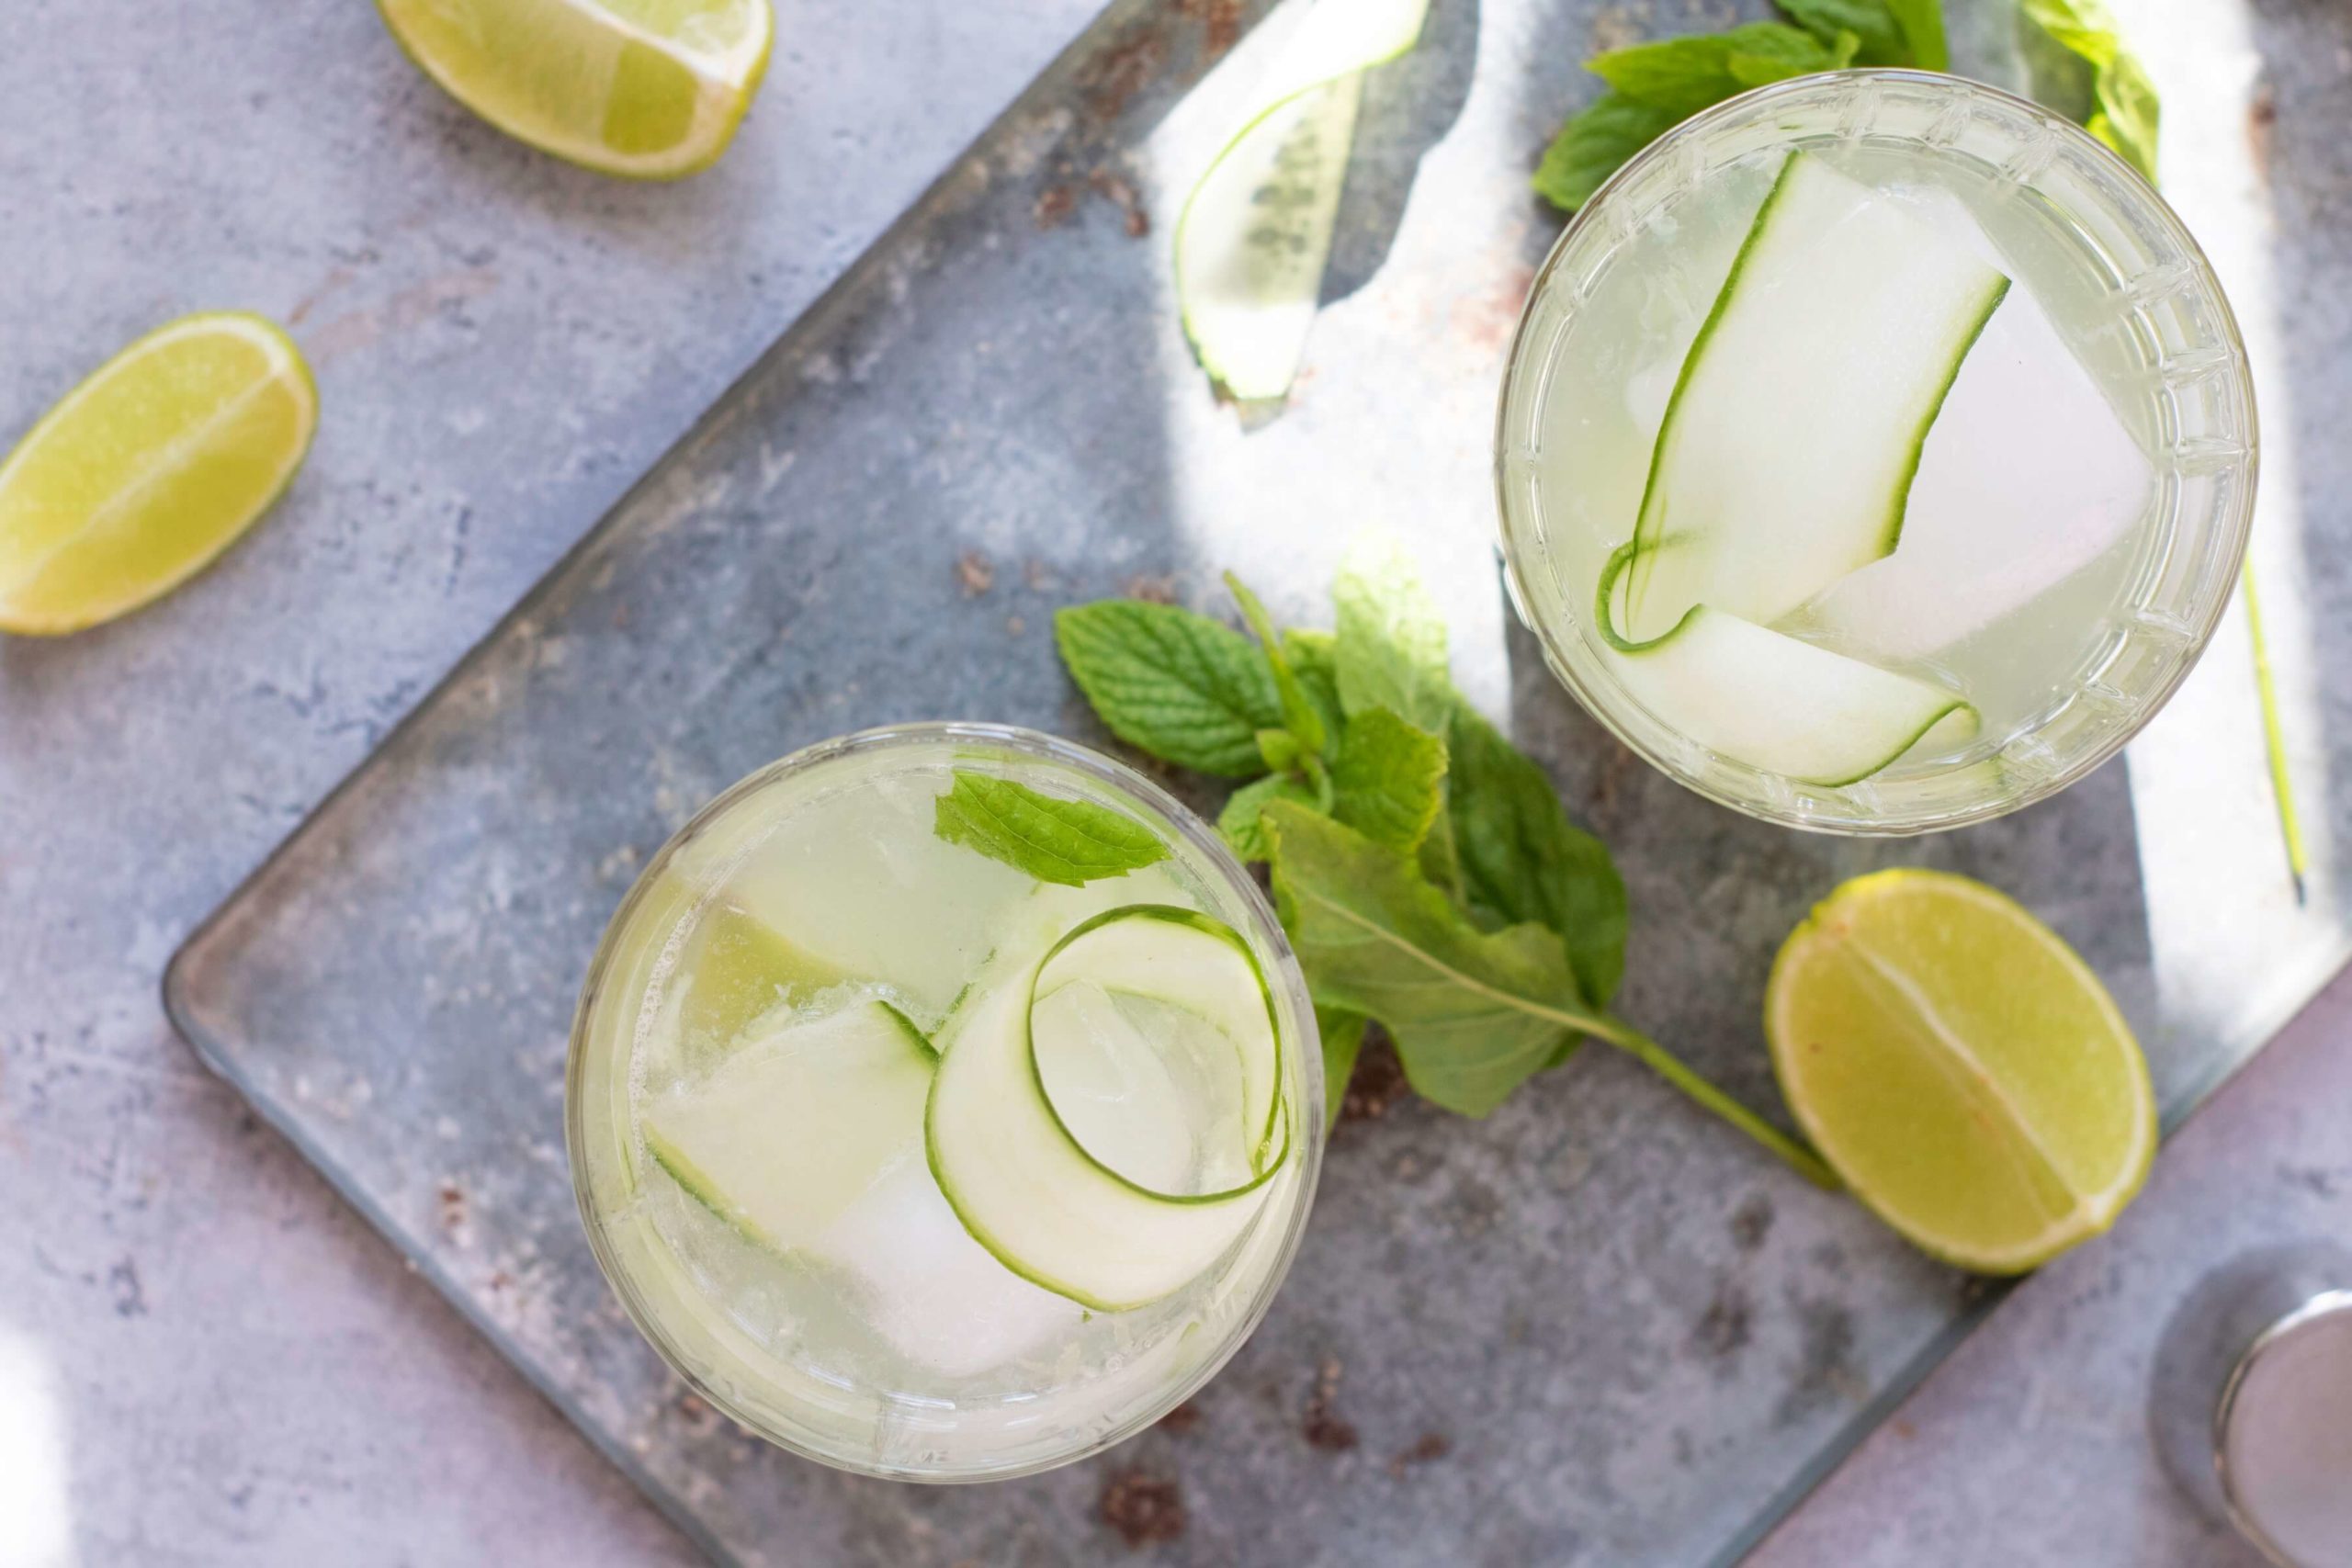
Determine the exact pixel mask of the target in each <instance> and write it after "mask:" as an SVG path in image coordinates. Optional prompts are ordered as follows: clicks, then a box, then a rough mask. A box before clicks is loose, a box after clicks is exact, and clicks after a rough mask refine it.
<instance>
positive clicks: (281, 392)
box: [0, 311, 319, 636]
mask: <svg viewBox="0 0 2352 1568" xmlns="http://www.w3.org/2000/svg"><path fill="white" fill-rule="evenodd" d="M318 415H319V398H318V391H317V389H315V388H314V387H313V386H312V385H311V372H310V367H308V366H306V365H304V364H303V363H302V355H301V352H300V350H299V349H297V348H296V347H295V346H294V344H293V342H292V340H291V339H289V338H288V337H287V335H286V334H285V333H282V332H280V331H279V330H278V329H277V327H276V326H274V325H273V324H271V323H270V322H268V321H264V320H263V319H262V318H260V317H259V316H251V315H246V314H243V312H238V311H220V312H212V313H207V314H203V315H195V316H184V317H182V318H181V319H180V320H178V321H174V322H172V323H171V324H170V325H168V326H165V327H162V328H159V329H157V330H156V331H154V332H153V333H148V334H147V335H146V336H145V337H142V338H141V339H140V340H139V341H138V342H136V343H134V344H131V345H130V347H129V348H126V349H124V350H123V351H122V352H121V353H120V354H118V355H115V356H114V357H113V358H112V359H110V360H108V361H107V363H106V364H104V365H102V366H100V367H98V369H97V370H96V372H95V373H93V374H92V375H91V377H90V378H89V379H87V380H85V381H84V382H83V383H82V384H81V385H80V386H78V387H76V388H74V390H73V391H71V392H69V393H67V394H66V395H65V399H64V400H63V401H62V402H60V403H59V404H58V405H57V406H56V407H55V408H53V409H51V410H50V411H49V412H48V413H47V414H45V415H43V416H42V418H41V421H40V423H38V424H36V425H34V426H33V428H32V430H31V432H30V433H29V434H27V435H26V436H25V438H24V440H23V441H22V442H20V443H19V444H18V445H17V449H16V450H15V451H14V452H12V453H10V454H9V455H8V458H7V461H6V462H5V463H0V631H12V632H24V633H29V634H32V635H36V636H42V635H54V634H58V633H62V632H72V631H79V630H81V629H82V628H83V627H85V626H96V624H97V623H98V622H100V621H105V620H111V619H112V618H113V617H115V616H117V615H121V614H123V613H124V612H126V611H129V610H135V609H137V608H139V606H141V604H147V603H148V602H150V601H151V600H154V599H157V598H160V597H162V596H163V595H164V594H165V593H168V592H171V591H172V590H173V589H174V588H176V587H178V586H179V585H180V584H181V583H182V582H184V581H187V579H188V578H190V577H192V576H194V575H195V574H196V573H197V572H198V571H200V570H203V569H204V568H205V566H206V565H207V564H209V562H210V561H211V560H212V558H214V557H215V556H218V555H219V554H220V552H221V551H222V550H225V549H227V548H228V547H230V546H231V545H232V544H233V543H235V542H236V538H237V536H238V535H240V534H242V533H243V532H244V531H245V529H246V528H247V527H249V526H250V525H252V524H253V522H254V519H255V518H257V517H259V516H260V515H261V514H262V513H264V512H265V511H266V510H267V509H268V507H269V503H270V502H273V501H275V500H277V496H278V492H279V491H283V490H284V489H285V488H286V486H287V483H288V481H289V480H290V479H293V477H294V470H295V469H297V468H300V467H301V466H302V457H303V454H304V453H306V452H307V451H309V450H310V446H311V430H312V428H313V427H314V426H315V425H316V424H317V423H318Z"/></svg>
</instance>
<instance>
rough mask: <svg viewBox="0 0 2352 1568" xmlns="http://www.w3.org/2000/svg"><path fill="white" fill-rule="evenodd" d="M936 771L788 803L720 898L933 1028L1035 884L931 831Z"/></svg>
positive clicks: (939, 785)
mask: <svg viewBox="0 0 2352 1568" xmlns="http://www.w3.org/2000/svg"><path fill="white" fill-rule="evenodd" d="M946 784H947V780H946V778H945V776H944V774H936V773H910V774H903V775H897V776H886V777H883V778H880V779H876V780H874V781H871V782H870V783H867V784H861V785H855V786H853V787H851V788H848V789H844V790H841V791H839V792H837V793H836V794H833V795H830V796H826V797H822V798H820V799H818V800H815V801H812V802H809V804H807V805H805V806H798V807H795V808H794V809H793V811H792V813H791V815H790V816H788V817H787V818H785V820H784V821H783V822H782V823H781V824H779V825H778V826H777V827H776V829H775V832H774V833H773V835H772V836H771V837H770V838H769V839H768V840H767V841H766V842H765V843H763V844H762V845H761V846H760V847H759V848H758V849H757V850H756V851H754V852H752V853H751V854H750V855H748V856H747V857H745V859H744V861H743V863H742V864H741V867H740V869H738V871H737V872H736V874H735V875H734V877H733V878H732V879H731V880H730V881H729V883H728V885H727V888H726V896H727V897H728V898H729V901H730V902H732V903H733V904H735V905H736V906H737V907H738V908H741V910H742V911H743V912H744V913H745V914H746V915H748V916H749V917H750V918H752V919H755V920H757V921H759V922H760V923H762V924H763V925H765V926H767V927H769V928H770V929H772V930H774V931H777V932H780V933H781V934H782V935H783V936H784V938H785V939H786V940H787V941H789V942H792V943H793V944H795V945H796V946H797V947H798V948H800V949H801V950H802V951H804V952H806V953H810V954H812V955H813V956H815V957H816V958H818V959H820V960H822V961H823V962H824V963H826V964H831V965H832V966H833V967H834V968H836V969H838V970H840V971H842V972H843V973H846V974H849V975H852V976H858V977H860V978H865V979H874V980H881V981H884V982H887V983H888V985H890V986H891V987H894V988H896V989H897V990H898V991H899V993H900V994H901V995H903V996H904V997H905V998H906V999H907V1000H908V1001H909V1002H910V1004H912V1005H913V1007H914V1008H915V1010H917V1011H918V1012H922V1013H925V1014H927V1015H928V1016H927V1017H925V1018H924V1019H923V1020H922V1021H923V1022H924V1023H925V1024H926V1025H928V1024H930V1023H932V1022H934V1021H937V1019H938V1017H939V1015H940V1014H942V1013H944V1012H945V1011H946V1010H947V1005H948V1004H949V1003H950V1002H951V1001H953V1000H954V999H955V997H956V992H957V991H959V990H961V989H962V988H963V985H964V982H965V981H966V980H967V979H968V978H970V977H971V975H972V972H973V971H974V970H975V969H977V968H978V967H979V964H980V961H981V960H982V959H984V958H986V957H987V956H988V953H989V948H990V946H991V945H992V943H991V942H990V940H989V931H988V923H989V919H990V917H991V916H992V915H994V913H995V912H996V911H997V910H998V909H1000V908H1002V907H1003V906H1004V905H1005V904H1006V903H1007V902H1009V901H1010V900H1012V899H1013V898H1017V897H1020V896H1021V894H1022V893H1023V890H1024V889H1026V888H1027V887H1028V886H1030V881H1031V879H1030V878H1028V877H1025V876H1023V875H1022V874H1020V873H1019V872H1017V871H1014V870H1013V869H1012V867H1010V866H1007V865H1001V864H999V863H997V862H995V861H992V860H989V859H988V858H987V857H986V856H984V855H978V854H975V853H973V852H971V851H970V850H968V849H966V848H964V847H963V846H961V845H957V844H950V843H945V842H943V841H942V840H940V839H939V837H938V836H937V835H936V834H935V833H934V832H933V828H932V813H933V805H934V802H935V801H936V799H937V797H938V795H939V794H940V792H941V791H942V790H944V788H945V787H946Z"/></svg>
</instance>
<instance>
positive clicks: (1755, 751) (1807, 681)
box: [1599, 545, 1977, 787]
mask: <svg viewBox="0 0 2352 1568" xmlns="http://www.w3.org/2000/svg"><path fill="white" fill-rule="evenodd" d="M1632 550H1633V547H1632V546H1630V545H1627V546H1624V547H1621V548H1620V549H1619V550H1618V551H1617V553H1616V555H1615V556H1613V557H1611V564H1610V569H1609V570H1608V571H1607V572H1605V573H1604V574H1603V575H1602V577H1601V580H1600V595H1599V597H1600V600H1601V602H1602V604H1604V605H1605V604H1606V603H1607V601H1608V598H1609V593H1610V589H1611V584H1612V583H1613V582H1614V581H1616V579H1617V577H1618V576H1619V575H1620V573H1621V572H1622V570H1623V566H1624V563H1625V562H1626V560H1627V559H1628V558H1629V557H1630V554H1631V552H1632ZM1611 663H1612V664H1613V665H1614V666H1615V668H1616V671H1617V678H1618V680H1619V681H1621V682H1623V683H1624V686H1625V690H1626V691H1627V692H1629V693H1631V694H1633V696H1634V700H1635V701H1637V702H1639V703H1640V704H1641V705H1643V706H1644V707H1645V708H1647V709H1649V710H1650V712H1651V713H1653V714H1655V715H1656V716H1657V717H1658V718H1659V719H1660V720H1662V721H1664V722H1665V723H1666V724H1667V725H1668V726H1669V727H1671V728H1674V729H1675V730H1677V731H1679V733H1681V734H1683V735H1686V736H1688V737H1690V738H1691V739H1693V740H1695V741H1697V742H1699V744H1701V745H1702V746H1704V747H1706V748H1708V749H1709V750H1713V751H1715V752H1718V753H1720V754H1721V755H1723V756H1725V757H1729V758H1731V759H1733V760H1734V761H1741V762H1746V763H1747V764H1749V765H1750V766H1751V767H1757V768H1761V769H1763V770H1764V771H1765V772H1767V773H1778V774H1780V775H1781V777H1783V778H1787V779H1791V780H1793V781H1795V782H1797V783H1799V784H1822V785H1826V786H1833V787H1834V786H1836V785H1839V784H1854V783H1857V782H1858V781H1860V780H1862V779H1866V778H1868V777H1870V776H1871V774H1872V773H1877V772H1878V771H1879V770H1881V769H1882V768H1884V767H1885V766H1887V765H1888V764H1889V763H1891V762H1893V761H1894V760H1895V759H1896V758H1898V757H1900V756H1902V755H1903V754H1904V753H1905V752H1906V751H1908V750H1911V748H1912V747H1913V746H1914V745H1916V744H1917V743H1918V742H1919V741H1920V740H1922V739H1926V738H1928V736H1929V735H1930V734H1932V735H1933V737H1934V739H1935V740H1936V743H1937V744H1938V746H1939V747H1941V746H1943V745H1946V744H1950V745H1958V744H1960V743H1961V742H1962V741H1963V740H1965V739H1967V738H1968V737H1969V736H1971V735H1973V733H1974V732H1975V729H1976V724H1977V716H1976V710H1975V709H1974V708H1973V707H1972V706H1970V705H1969V704H1968V703H1967V701H1966V700H1965V699H1963V698H1962V697H1960V696H1958V695H1956V694H1953V693H1951V692H1948V691H1946V690H1944V689H1943V688H1942V687H1940V686H1932V685H1929V684H1928V682H1925V681H1917V680H1914V679H1912V678H1911V677H1910V676H1907V675H1898V674H1895V673H1894V671H1888V670H1881V669H1880V668H1879V667H1878V666H1876V665H1874V664H1865V663H1863V662H1862V661H1861V660H1859V659H1849V658H1848V657H1846V656H1845V655H1844V654H1842V653H1833V652H1831V651H1830V650H1829V649H1826V648H1819V647H1816V646H1815V645H1814V644H1812V643H1809V642H1804V641H1800V640H1799V639H1798V638H1796V637H1790V636H1788V635H1786V634H1785V633H1782V632H1776V631H1773V630H1771V629H1770V628H1769V627H1765V626H1758V625H1756V624H1755V623H1754V622H1753V621H1747V620H1742V619H1741V618H1740V617H1739V616H1737V615H1727V614H1725V613H1724V612H1723V611H1721V610H1717V609H1714V608H1713V607H1712V606H1710V605H1705V604H1700V605H1694V606H1692V607H1691V609H1690V610H1688V611H1686V612H1684V614H1683V615H1682V618H1681V619H1680V620H1679V621H1678V622H1676V623H1675V625H1674V626H1673V628H1672V629H1671V630H1670V631H1668V632H1667V633H1666V634H1665V635H1664V636H1662V637H1656V638H1654V639H1652V640H1651V641H1650V642H1648V643H1645V644H1644V645H1642V647H1641V648H1640V649H1639V650H1638V651H1635V652H1633V653H1615V654H1612V655H1611Z"/></svg>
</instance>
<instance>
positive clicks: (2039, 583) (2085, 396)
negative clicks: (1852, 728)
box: [1800, 190, 2154, 660]
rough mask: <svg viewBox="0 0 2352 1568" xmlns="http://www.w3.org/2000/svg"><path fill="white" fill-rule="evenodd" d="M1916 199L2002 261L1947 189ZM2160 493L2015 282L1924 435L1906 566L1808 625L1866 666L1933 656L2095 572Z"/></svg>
mask: <svg viewBox="0 0 2352 1568" xmlns="http://www.w3.org/2000/svg"><path fill="white" fill-rule="evenodd" d="M1905 199H1906V205H1909V206H1910V207H1911V208H1912V209H1913V210H1914V211H1915V212H1917V213H1918V214H1919V215H1920V216H1921V217H1923V218H1925V219H1927V220H1929V221H1932V222H1935V223H1936V224H1938V226H1939V227H1942V228H1945V229H1947V230H1948V231H1955V232H1960V231H1964V232H1965V234H1966V236H1967V237H1968V239H1969V241H1970V243H1972V244H1973V245H1974V246H1975V247H1976V248H1978V249H1979V250H1980V251H1986V252H1993V251H1994V247H1993V245H1992V242H1991V241H1990V240H1989V239H1987V238H1986V237H1985V233H1984V231H1983V230H1982V229H1981V228H1979V227H1978V225H1977V223H1976V221H1975V220H1974V218H1973V216H1972V215H1971V214H1970V213H1969V212H1968V210H1967V209H1966V208H1965V207H1964V206H1963V205H1962V203H1961V201H1960V199H1959V198H1958V197H1954V196H1952V195H1951V193H1950V192H1947V191H1941V190H1935V191H1912V192H1906V193H1905ZM1995 254H1997V253H1996V252H1995ZM2003 265H2004V269H2005V270H2007V271H2010V272H2011V273H2012V275H2014V272H2015V270H2016V269H2015V268H2014V267H2013V266H2010V265H2008V264H2006V263H2005V264H2003ZM2153 486H2154V466H2153V465H2152V464H2151V463H2150V462H2149V460H2148V457H2147V454H2146V453H2145V452H2143V450H2142V449H2141V447H2140V445H2139V443H2138V442H2136V441H2135V440H2133V439H2132V436H2131V432H2130V431H2128V430H2127V429H2126V428H2125V427H2124V424H2123V421H2122V420H2121V419H2120V417H2119V416H2118V415H2117V413H2116V412H2115V409H2114V407H2113V406H2112V405H2111V404H2109V401H2108V400H2107V398H2106V396H2105V395H2104V394H2103V393H2101V392H2100V390H2099V389H2098V385H2097V383H2095V382H2094V381H2093V380H2092V379H2091V377H2090V373H2089V372H2088V371H2086V369H2085V368H2084V367H2083V366H2082V364H2081V362H2080V361H2079V360H2077V359H2076V357H2075V355H2074V353H2073V351H2072V350H2071V349H2069V348H2068V347H2067V346H2066V344H2065V341H2064V339H2063V338H2062V337H2061V336H2060V335H2059V333H2058V330H2057V328H2056V327H2055V326H2054V325H2053V324H2052V321H2051V320H2050V316H2049V314H2048V312H2047V311H2045V310H2043V309H2042V307H2041V302H2040V301H2039V300H2037V299H2034V298H2033V295H2032V293H2031V292H2030V289H2029V288H2027V287H2026V285H2025V283H2024V281H2023V280H2022V279H2018V281H2016V282H2014V283H2013V284H2012V285H2011V287H2010V288H2009V292H2008V295H2007V298H2006V299H2003V300H2002V302H2001V305H2000V308H1999V309H1998V310H1996V311H1995V312H1994V313H1993V318H1992V320H1991V321H1988V322H1986V323H1985V331H1984V333H1983V334H1982V335H1981V336H1980V337H1979V338H1978V339H1977V341H1976V344H1975V346H1974V347H1973V349H1971V350H1970V351H1969V355H1968V357H1967V358H1966V359H1965V360H1963V361H1962V364H1961V368H1960V375H1959V377H1958V378H1956V379H1955V380H1954V381H1953V383H1952V387H1951V392H1950V393H1949V394H1948V395H1947V396H1946V398H1945V400H1944V405H1943V410H1942V412H1940V413H1939V414H1938V416H1937V418H1936V423H1935V424H1934V426H1933V428H1931V429H1930V430H1929V432H1928V443H1927V447H1926V450H1925V451H1924V452H1923V453H1922V454H1921V457H1920V462H1919V471H1918V473H1917V476H1916V477H1915V478H1914V479H1913V480H1912V484H1911V492H1910V499H1909V502H1908V505H1907V507H1906V509H1905V514H1904V522H1903V536H1902V540H1901V542H1900V543H1899V544H1898V545H1897V546H1896V547H1895V550H1894V554H1893V555H1891V556H1889V557H1887V558H1885V559H1883V560H1881V561H1877V562H1874V563H1872V564H1871V565H1870V566H1867V567H1864V568H1863V569H1862V570H1860V571H1857V572H1854V573H1852V574H1851V575H1849V576H1848V577H1846V578H1843V579H1841V580H1840V581H1838V582H1837V583H1835V584H1833V585H1832V586H1831V587H1830V588H1829V589H1828V590H1827V591H1826V592H1824V593H1822V594H1821V595H1820V596H1819V597H1818V598H1816V599H1815V600H1814V601H1813V603H1812V604H1810V605H1808V606H1807V607H1806V608H1805V609H1804V610H1803V611H1801V612H1800V617H1801V619H1802V620H1803V622H1804V624H1805V625H1806V626H1811V627H1815V628H1818V629H1819V630H1821V631H1823V632H1824V633H1826V634H1828V635H1829V636H1831V637H1834V638H1835V639H1836V641H1837V642H1838V645H1839V646H1841V647H1843V648H1845V649H1847V650H1849V651H1850V652H1853V653H1855V654H1858V655H1860V657H1862V658H1865V659H1871V660H1882V659H1883V660H1912V659H1919V658H1926V657H1931V656H1933V655H1935V654H1937V653H1938V652H1939V651H1941V650H1943V649H1949V648H1951V646H1952V645H1953V644H1955V643H1958V642H1961V641H1962V640H1963V639H1965V638H1966V637H1968V636H1969V635H1970V634H1971V633H1973V632H1975V631H1978V630H1980V629H1981V628H1983V627H1985V626H1990V625H1991V624H1993V623H1994V622H1996V621H1998V620H1999V619H2001V618H2002V617H2003V616H2005V615H2009V614H2011V613H2013V612H2015V611H2017V610H2018V609H2020V608H2022V607H2023V606H2024V605H2026V604H2028V603H2029V602H2030V601H2031V600H2033V599H2035V598H2036V597H2038V596H2040V595H2041V594H2042V593H2044V592H2048V591H2049V590H2051V589H2052V588H2053V587H2055V586H2056V585H2057V584H2058V583H2059V582H2061V581H2064V579H2065V578H2067V577H2069V576H2071V575H2073V574H2074V573H2075V572H2076V571H2078V570H2082V569H2083V568H2084V567H2086V566H2088V565H2089V564H2090V563H2091V562H2092V561H2094V560H2096V559H2098V558H2099V557H2100V556H2101V555H2103V554H2104V553H2105V552H2106V551H2107V550H2109V548H2110V547H2113V546H2114V545H2115V544H2116V542H2117V541H2118V540H2120V539H2121V538H2122V537H2123V536H2124V535H2125V534H2126V533H2127V532H2128V531H2129V530H2130V529H2131V527H2132V526H2133V525H2135V524H2136V523H2138V522H2139V521H2140V519H2141V517H2142V515H2143V513H2145V511H2146V509H2147V505H2148V498H2149V493H2150V491H2151V489H2152V488H2153Z"/></svg>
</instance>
